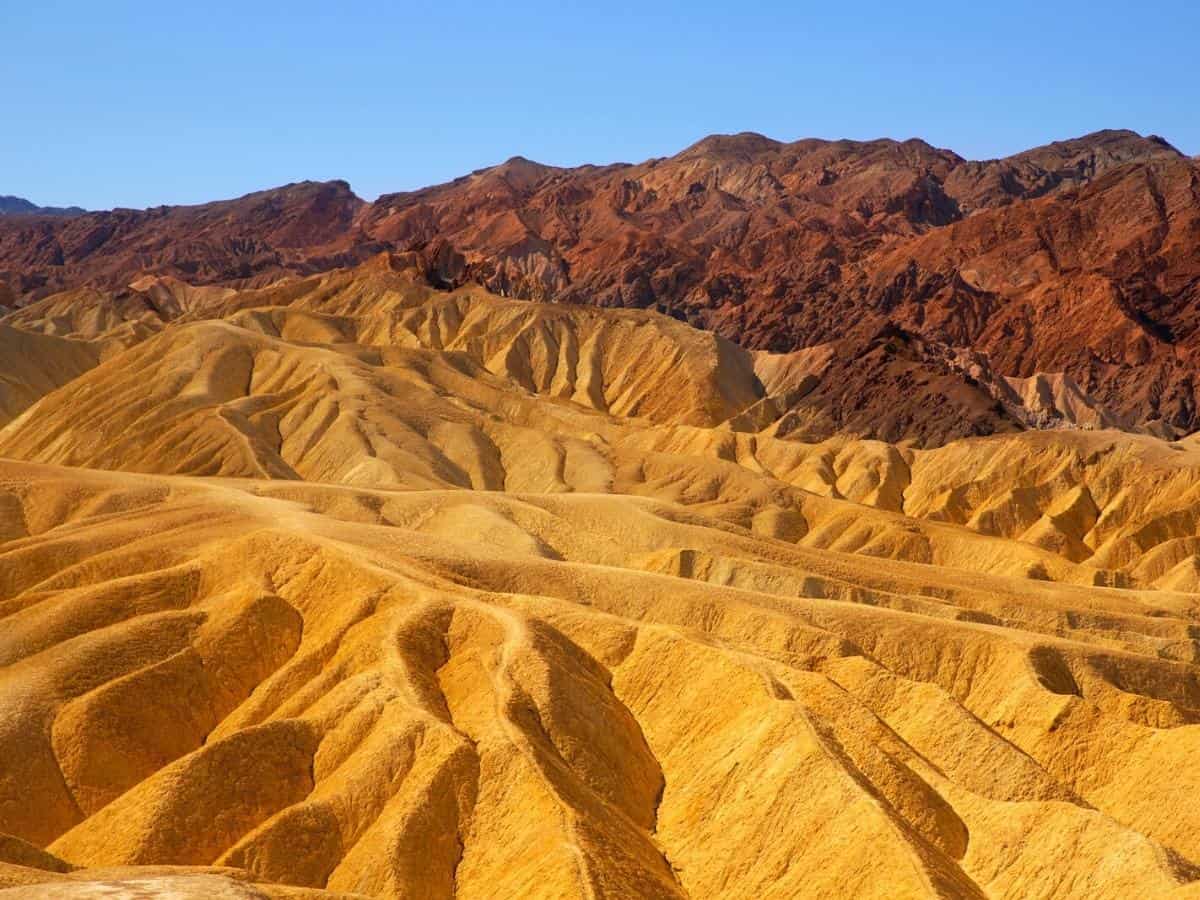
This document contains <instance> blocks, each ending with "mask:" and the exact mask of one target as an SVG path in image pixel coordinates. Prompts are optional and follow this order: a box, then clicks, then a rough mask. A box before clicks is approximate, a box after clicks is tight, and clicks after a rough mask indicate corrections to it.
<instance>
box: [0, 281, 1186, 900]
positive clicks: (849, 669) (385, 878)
mask: <svg viewBox="0 0 1200 900" xmlns="http://www.w3.org/2000/svg"><path fill="white" fill-rule="evenodd" d="M131 290H132V291H133V293H132V294H130V295H126V296H123V297H122V298H112V297H110V298H109V300H110V301H112V305H110V306H104V305H103V304H102V305H101V307H99V310H100V311H99V312H97V313H96V314H95V315H94V316H93V317H92V318H90V319H89V318H87V317H86V316H84V315H82V314H81V313H79V311H78V310H75V309H74V308H73V307H71V305H70V304H65V305H62V304H61V302H60V301H61V298H60V299H59V300H55V299H54V298H50V299H51V301H53V302H48V303H46V304H45V306H44V308H42V309H41V310H32V308H30V310H31V311H27V313H26V315H25V316H24V317H23V318H22V319H21V321H19V322H17V323H15V324H10V326H9V327H8V331H7V332H5V331H4V330H3V328H4V326H0V336H2V335H4V334H10V338H9V340H11V341H12V342H13V346H15V347H18V348H25V347H34V346H36V347H38V348H41V347H42V346H43V344H44V346H45V347H46V348H50V349H47V350H45V351H44V352H43V351H39V352H36V353H31V352H26V351H24V350H21V352H20V353H19V354H18V353H13V354H10V355H9V356H8V357H6V358H5V359H4V360H3V361H0V372H3V374H4V376H5V377H6V378H8V379H10V381H11V382H12V383H18V381H17V379H18V378H20V379H22V380H21V381H20V382H19V383H21V384H24V385H28V386H29V387H28V388H27V389H24V390H25V392H24V393H23V394H21V395H20V397H21V399H20V402H19V404H17V406H15V407H14V408H13V416H14V417H13V418H12V420H11V421H9V422H8V423H7V424H4V425H3V427H0V457H3V459H2V460H0V760H3V762H4V764H3V765H0V886H4V885H12V886H21V885H24V887H23V888H22V890H23V891H24V893H23V894H17V895H14V896H39V893H38V892H39V891H40V892H43V894H41V895H45V893H47V892H50V891H54V892H57V893H59V894H60V895H61V896H67V897H69V896H89V895H91V896H94V895H95V891H99V890H110V889H111V890H128V891H134V890H142V891H149V890H154V891H159V892H160V893H162V892H168V891H173V892H175V894H174V895H176V896H182V897H222V896H224V897H231V898H258V897H267V896H277V897H299V896H369V897H404V898H441V897H462V898H473V897H479V898H494V897H597V898H626V897H690V898H700V897H706V898H707V897H712V898H716V897H720V898H725V897H734V898H737V897H747V898H751V897H754V898H757V897H772V898H792V897H810V896H811V897H847V896H854V897H872V896H877V897H888V898H893V897H1012V898H1018V897H1020V898H1026V897H1047V898H1049V897H1055V898H1057V897H1079V898H1092V897H1113V898H1123V897H1129V896H1146V897H1166V896H1172V897H1177V898H1182V897H1184V896H1194V892H1195V891H1196V890H1197V888H1196V882H1197V879H1198V878H1200V869H1198V868H1197V863H1200V765H1197V761H1198V760H1200V594H1197V593H1194V591H1196V590H1197V589H1198V588H1200V562H1198V560H1200V515H1197V514H1196V513H1195V512H1194V511H1193V510H1194V509H1195V508H1196V507H1197V504H1196V499H1197V497H1196V494H1197V485H1198V484H1200V447H1197V446H1196V445H1195V444H1194V443H1193V442H1192V441H1190V440H1185V441H1181V442H1178V443H1173V444H1171V443H1166V442H1163V441H1160V440H1157V439H1154V438H1149V437H1142V436H1132V435H1128V434H1124V433H1121V432H1116V431H1095V432H1091V431H1057V432H1029V433H1023V434H1014V435H1009V436H1003V437H999V436H997V437H992V438H986V439H977V440H968V441H956V442H953V443H950V444H948V445H946V446H944V447H942V448H939V449H936V450H914V449H912V448H910V447H906V446H893V445H889V444H885V443H881V442H876V441H862V440H856V439H853V438H850V437H839V438H834V439H831V440H829V441H825V442H823V443H820V444H806V443H802V442H799V441H796V440H791V439H789V438H788V437H787V435H786V432H787V428H786V427H785V426H786V422H787V416H788V410H789V407H790V405H791V403H792V402H793V401H794V399H795V397H796V396H797V395H798V394H801V393H803V391H805V390H806V389H808V388H809V387H810V386H811V378H810V377H809V376H810V375H811V371H812V368H811V365H810V363H812V360H809V359H801V358H798V357H794V356H793V357H790V358H780V357H770V356H765V355H763V354H757V355H753V354H749V353H746V352H744V351H742V350H740V349H739V348H737V347H735V346H734V345H732V344H729V343H728V342H725V341H723V340H721V339H719V338H715V337H713V336H712V335H710V334H706V333H703V332H699V331H696V330H694V329H691V328H689V327H688V326H686V325H684V324H682V323H680V322H676V321H674V320H672V319H669V318H665V317H662V316H659V315H656V314H653V313H649V312H643V311H636V310H621V311H606V310H597V309H590V308H578V307H570V306H541V305H537V304H528V303H523V302H517V301H511V300H506V299H503V298H499V297H494V296H491V295H488V294H486V293H485V292H483V291H480V290H478V289H463V290H460V291H456V292H453V293H441V292H437V291H434V290H432V289H430V288H429V287H427V286H424V285H421V284H419V283H417V282H415V281H414V280H412V278H411V277H408V276H405V275H403V274H401V273H397V272H395V271H393V268H392V266H391V265H390V264H388V265H384V264H382V263H379V262H377V263H375V264H372V265H368V266H365V267H362V268H360V269H357V270H353V271H348V272H335V273H332V274H330V275H325V276H320V277H314V278H309V279H304V280H296V281H293V282H289V283H284V284H280V285H276V286H274V287H271V288H267V289H262V290H256V291H242V292H229V291H200V292H197V291H191V290H189V289H187V288H186V286H181V285H180V284H179V283H174V284H164V283H159V282H153V281H152V282H143V283H141V284H139V285H137V286H136V289H131ZM135 295H136V296H135ZM101 313H103V315H102V314H101ZM19 314H20V313H18V315H19ZM62 335H70V337H64V336H62ZM53 348H58V350H53ZM64 348H65V349H64ZM67 350H69V351H70V353H72V354H75V355H73V356H69V357H68V361H69V362H70V363H71V365H74V366H75V369H71V368H69V367H68V365H67V362H64V363H62V364H61V365H58V364H56V367H54V368H53V369H51V370H47V374H39V373H41V372H42V371H43V370H41V369H38V368H36V366H35V365H34V364H35V363H40V364H42V365H46V364H47V362H48V361H53V360H56V359H58V358H59V357H58V356H55V355H54V354H55V353H62V354H65V353H66V352H67ZM1189 885H1190V887H1189ZM89 892H91V893H90V894H89Z"/></svg>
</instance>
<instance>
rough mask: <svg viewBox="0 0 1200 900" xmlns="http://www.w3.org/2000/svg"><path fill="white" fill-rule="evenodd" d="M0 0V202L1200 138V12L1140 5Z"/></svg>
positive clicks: (185, 199) (1147, 1)
mask: <svg viewBox="0 0 1200 900" xmlns="http://www.w3.org/2000/svg"><path fill="white" fill-rule="evenodd" d="M334 6H335V4H334V3H330V2H322V3H314V2H307V0H294V2H291V3H286V4H284V3H273V2H255V0H241V2H236V3H231V2H225V0H208V2H195V3H191V2H178V3H176V2H162V0H156V2H153V3H146V2H122V0H107V2H96V0H67V2H55V0H39V2H27V0H0V194H6V193H10V194H18V195H20V196H25V197H28V198H29V199H31V200H33V201H34V202H36V203H41V204H44V205H50V204H55V205H64V204H79V205H82V206H86V207H89V208H108V207H111V206H133V207H142V206H150V205H157V204H160V203H191V202H199V201H203V200H209V199H218V198H223V197H231V196H237V195H239V194H242V193H245V192H248V191H251V190H256V189H259V188H263V187H269V186H273V185H277V184H283V183H286V182H289V181H298V180H301V179H305V178H312V179H328V178H345V179H347V180H348V181H350V183H351V184H352V186H353V187H354V189H355V190H356V191H357V192H358V193H359V194H360V195H361V196H364V197H367V198H369V199H370V198H374V197H375V196H376V195H377V194H379V193H381V192H386V191H394V190H405V189H410V188H415V187H419V186H422V185H426V184H430V183H435V182H439V181H444V180H447V179H449V178H452V177H455V176H457V175H460V174H463V173H465V172H468V171H470V170H472V169H476V168H479V167H481V166H485V165H490V164H493V163H496V162H500V161H503V160H504V159H506V158H508V157H510V156H513V155H517V154H520V155H524V156H528V157H530V158H533V159H537V160H540V161H543V162H548V163H555V164H560V165H573V164H578V163H582V162H612V161H617V160H623V161H640V160H642V159H646V158H648V157H651V156H662V155H667V154H670V153H674V152H676V151H678V150H680V149H682V148H683V147H685V146H686V145H688V144H690V143H692V142H693V141H695V140H697V139H698V138H700V137H702V136H704V135H706V134H710V133H713V132H735V131H743V130H752V131H760V132H763V133H764V134H767V135H770V136H772V137H775V138H779V139H786V140H792V139H796V138H800V137H824V138H837V137H849V138H873V137H883V136H886V137H895V138H907V137H922V138H924V139H926V140H928V141H930V142H931V143H933V144H936V145H938V146H943V147H949V148H951V149H953V150H956V151H957V152H959V153H961V154H963V155H964V156H969V157H975V158H986V157H994V156H1001V155H1004V154H1008V153H1012V152H1015V151H1017V150H1021V149H1025V148H1027V147H1029V146H1033V145H1036V144H1039V143H1044V142H1046V141H1049V140H1053V139H1058V138H1065V137H1071V136H1075V135H1079V134H1083V133H1085V132H1088V131H1094V130H1096V129H1099V128H1105V127H1112V128H1118V127H1124V128H1132V129H1134V130H1137V131H1140V132H1142V133H1150V132H1153V133H1158V134H1161V135H1163V136H1164V137H1166V138H1167V139H1168V140H1170V141H1171V142H1172V143H1174V144H1175V145H1176V146H1177V147H1179V148H1180V149H1182V150H1184V152H1187V153H1193V154H1195V153H1200V76H1198V74H1197V72H1198V70H1197V62H1198V60H1197V57H1198V56H1200V12H1198V11H1197V4H1196V3H1195V0H1190V2H1185V0H1143V2H1140V3H1129V2H1122V3H1115V2H1091V3H1083V2H1073V3H1054V2H1048V3H1033V2H1024V0H1014V2H1007V3H991V2H981V3H974V2H971V0H959V2H954V3H945V2H926V3H920V4H917V3H901V2H891V3H876V2H870V0H859V2H845V0H827V2H822V3H807V2H760V3H756V2H750V0H743V2H712V0H692V2H688V3H631V2H624V0H611V2H605V3H589V4H583V3H573V2H570V0H561V2H540V0H539V2H522V0H514V2H510V3H503V2H491V0H485V2H480V0H475V2H463V0H433V2H429V3H420V4H415V3H414V4H409V3H391V4H387V3H377V2H360V3H353V2H350V3H346V4H345V6H346V10H345V11H339V10H336V9H334V8H333V7H334Z"/></svg>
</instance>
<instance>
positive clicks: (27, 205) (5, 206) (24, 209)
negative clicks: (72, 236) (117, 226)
mask: <svg viewBox="0 0 1200 900" xmlns="http://www.w3.org/2000/svg"><path fill="white" fill-rule="evenodd" d="M84 212H86V210H84V209H83V208H82V207H79V206H38V205H37V204H36V203H33V202H32V201H30V200H26V199H25V198H24V197H13V196H0V216H79V215H83V213H84Z"/></svg>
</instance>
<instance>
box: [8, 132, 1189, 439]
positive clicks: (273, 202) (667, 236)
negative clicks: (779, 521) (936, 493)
mask: <svg viewBox="0 0 1200 900" xmlns="http://www.w3.org/2000/svg"><path fill="white" fill-rule="evenodd" d="M381 250H391V251H396V252H406V251H411V252H412V253H413V254H414V255H413V256H410V257H408V258H409V259H415V260H417V261H418V262H419V264H420V266H421V267H422V268H423V270H424V272H425V275H426V277H427V278H428V279H429V280H430V281H431V282H432V283H434V284H439V285H445V286H456V285H459V284H462V283H465V282H469V281H477V282H479V283H482V284H484V285H486V286H487V287H488V288H490V289H491V290H493V291H495V292H497V293H500V294H505V295H508V296H514V297H521V298H526V299H531V300H543V301H556V302H574V303H591V304H598V305H602V306H626V307H650V308H657V309H659V310H661V311H664V312H667V313H669V314H671V315H673V316H676V317H677V318H681V319H685V320H687V321H689V322H691V323H692V324H695V325H698V326H701V327H704V328H707V329H710V330H713V331H716V332H718V333H720V334H722V335H724V336H726V337H729V338H731V339H733V340H735V341H737V342H739V343H741V344H743V345H745V346H747V347H750V348H755V349H762V348H765V349H772V350H776V351H791V350H798V349H801V348H807V347H814V346H817V345H823V344H829V345H830V349H831V352H829V353H827V354H825V358H826V359H827V360H828V364H827V369H826V378H825V381H824V383H823V388H822V390H824V391H825V392H826V394H827V396H825V398H824V400H823V401H822V402H824V403H825V405H826V412H827V413H828V416H829V417H831V419H832V420H833V422H834V424H841V425H847V424H853V423H857V425H856V430H858V431H860V432H863V433H872V432H873V431H874V432H877V433H878V435H879V436H881V437H885V438H888V439H898V438H899V437H903V436H910V437H916V438H918V439H919V440H923V441H926V442H929V441H940V440H944V439H947V438H950V437H955V436H959V435H961V434H970V433H981V432H988V431H994V430H999V429H1002V428H1005V427H1021V423H1019V422H1012V421H1010V419H1011V416H1009V415H1007V413H1006V412H1005V410H1004V403H1003V402H1002V401H1003V393H1004V391H1005V390H1006V389H1007V388H1005V386H1004V384H1005V381H1004V379H1005V376H1008V377H1010V378H1011V377H1024V378H1033V377H1034V376H1040V375H1041V374H1044V373H1054V377H1057V378H1060V379H1062V378H1065V379H1066V380H1067V382H1068V383H1069V385H1070V386H1071V389H1072V390H1074V389H1075V388H1076V387H1077V388H1078V389H1079V390H1080V391H1081V392H1082V393H1084V394H1087V395H1090V400H1089V402H1092V401H1094V402H1095V403H1097V404H1099V405H1102V406H1103V407H1104V408H1105V409H1106V410H1107V411H1108V413H1109V414H1111V415H1112V416H1113V417H1115V418H1116V419H1117V420H1119V421H1122V422H1124V423H1126V424H1129V425H1137V424H1144V423H1155V422H1157V421H1159V420H1161V421H1162V422H1165V423H1167V424H1169V425H1170V426H1173V428H1174V429H1178V430H1194V429H1195V428H1197V427H1200V420H1198V418H1197V413H1196V408H1197V386H1196V384H1195V381H1194V378H1193V374H1192V373H1193V371H1194V369H1195V364H1196V352H1197V348H1198V347H1200V334H1198V331H1200V329H1198V327H1197V326H1198V324H1200V323H1198V318H1200V163H1198V162H1197V160H1195V159H1189V158H1187V157H1184V156H1183V155H1182V154H1180V153H1179V152H1178V151H1176V150H1175V149H1174V148H1172V147H1171V146H1170V145H1169V144H1167V143H1166V142H1165V141H1163V140H1161V139H1160V138H1156V137H1149V138H1144V137H1141V136H1139V135H1137V134H1134V133H1133V132H1128V131H1105V132H1099V133H1096V134H1093V135H1088V136H1086V137H1083V138H1079V139H1077V140H1071V141H1064V142H1060V143H1055V144H1050V145H1048V146H1046V147H1041V148H1037V149H1035V150H1030V151H1027V152H1025V153H1021V154H1018V155H1016V156H1012V157H1009V158H1006V159H1001V160H991V161H984V162H976V161H967V160H964V159H962V158H961V157H959V156H957V155H956V154H954V153H952V152H949V151H947V150H939V149H936V148H934V147H931V146H930V145H928V144H926V143H924V142H922V141H917V140H910V141H905V142H902V143H898V142H895V141H890V140H879V141H870V142H852V141H835V142H829V141H818V140H805V141H798V142H795V143H780V142H777V141H773V140H770V139H768V138H765V137H763V136H761V135H756V134H740V135H732V136H714V137H709V138H706V139H704V140H702V141H700V142H699V143H697V144H695V145H694V146H692V147H690V148H688V149H687V150H685V151H683V152H682V153H680V154H678V155H676V156H673V157H670V158H666V159H656V160H650V161H648V162H645V163H642V164H639V165H623V164H622V165H609V166H583V167H579V168H573V169H563V168H555V167H551V166H545V165H540V164H538V163H534V162H531V161H529V160H526V159H522V158H514V159H511V160H509V161H508V162H506V163H504V164H502V165H499V166H496V167H493V168H490V169H484V170H481V171H478V172H475V173H472V174H471V175H468V176H465V177H463V178H460V179H457V180H455V181H453V182H450V183H448V184H444V185H439V186H436V187H431V188H426V189H424V190H420V191H415V192H410V193H403V194H391V195H384V196H382V197H380V198H379V199H378V200H377V201H376V202H375V203H370V204H369V203H366V202H364V201H362V200H360V199H359V198H357V197H355V196H354V195H353V194H352V193H351V191H350V189H349V186H348V185H346V184H345V183H344V182H329V183H325V184H315V183H304V184H298V185H289V186H287V187H285V188H280V189H277V190H273V191H265V192H261V193H258V194H252V195H249V196H247V197H243V198H240V199H238V200H234V201H228V202H223V203H212V204H207V205H205V206H197V207H173V208H171V207H164V208H159V209H153V210H145V211H137V212H135V211H131V210H116V211H113V212H108V213H92V214H88V215H84V216H79V217H74V218H70V219H57V220H56V219H48V218H47V219H30V218H26V217H22V218H21V219H19V220H12V221H2V222H0V284H7V286H8V288H7V290H8V293H9V294H10V295H11V296H10V299H11V300H12V301H28V300H30V299H33V298H38V297H42V296H45V295H47V294H49V293H53V292H55V291H58V290H62V289H65V288H69V287H76V286H79V285H84V284H86V285H91V286H96V287H101V288H108V289H120V288H122V287H123V286H125V285H127V284H128V283H129V282H130V281H131V280H132V279H133V278H136V277H137V276H139V275H142V274H146V273H157V274H167V275H172V276H175V277H177V278H180V279H182V280H185V281H188V282H191V283H230V284H238V285H245V284H262V283H265V282H268V281H271V280H274V279H276V278H278V277H280V276H281V275H284V274H289V273H297V274H303V273H309V272H314V271H320V270H323V269H328V268H331V267H335V266H342V265H349V264H353V263H356V262H359V261H361V260H363V259H365V258H367V257H368V256H372V255H375V254H377V253H379V252H380V251H381ZM3 290H4V289H3V288H0V292H2V291H3ZM0 302H5V301H4V299H3V298H2V297H0ZM831 373H832V377H831ZM818 393H819V392H818ZM953 398H958V399H957V400H956V399H953ZM964 398H965V399H964ZM960 401H961V402H960ZM947 403H950V404H951V406H953V407H954V409H953V413H954V415H952V416H950V419H951V421H949V422H948V421H947V416H946V410H945V409H944V407H945V405H946V404H947ZM964 410H969V413H965V412H964ZM884 412H886V413H887V415H886V416H883V417H882V418H881V414H882V413H884ZM884 419H886V424H881V425H874V426H873V425H872V424H871V423H873V422H874V423H879V422H882V421H883V420H884Z"/></svg>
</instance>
